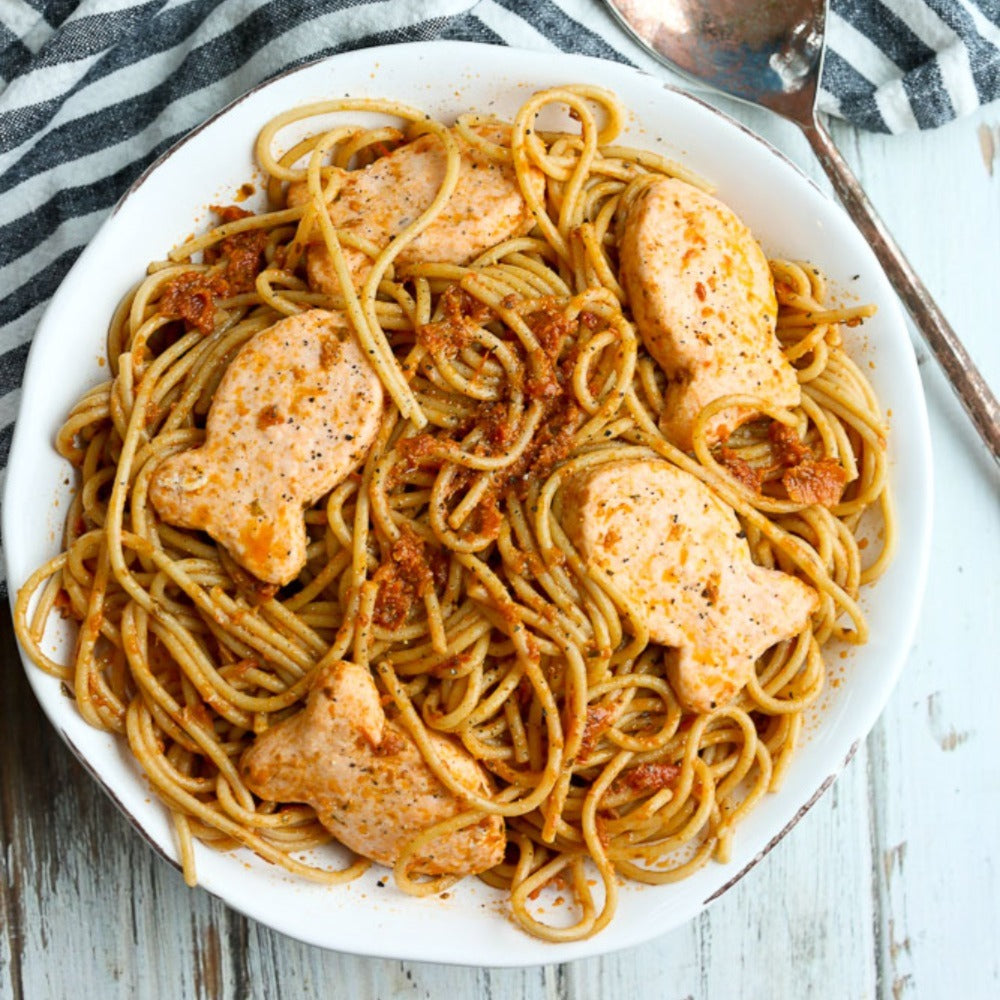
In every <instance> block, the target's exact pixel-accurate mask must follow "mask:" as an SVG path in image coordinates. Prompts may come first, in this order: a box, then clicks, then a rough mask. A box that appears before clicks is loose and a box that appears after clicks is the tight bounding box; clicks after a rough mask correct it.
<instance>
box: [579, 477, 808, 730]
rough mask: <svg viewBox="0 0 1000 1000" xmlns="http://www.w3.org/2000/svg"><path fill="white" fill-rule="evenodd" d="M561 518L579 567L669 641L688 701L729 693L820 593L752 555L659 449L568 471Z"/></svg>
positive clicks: (711, 702)
mask: <svg viewBox="0 0 1000 1000" xmlns="http://www.w3.org/2000/svg"><path fill="white" fill-rule="evenodd" d="M562 523H563V526H564V527H565V529H566V531H567V533H568V534H569V537H570V539H571V540H572V542H573V544H574V545H575V546H576V548H577V550H578V551H579V553H580V555H581V557H582V558H583V559H584V561H585V563H586V565H587V567H588V569H589V570H590V571H591V572H595V573H597V574H599V575H600V574H604V575H605V576H606V577H607V579H608V580H609V581H610V582H611V583H612V584H613V585H614V587H615V588H616V589H617V590H618V591H619V592H620V593H621V594H622V595H623V596H624V597H625V599H626V600H627V601H628V602H629V604H630V605H631V606H633V607H634V608H635V610H636V613H637V615H638V616H639V617H640V619H641V620H642V621H643V623H644V624H645V625H646V626H647V627H648V628H649V633H650V637H651V639H652V640H653V641H654V642H658V643H662V644H663V645H665V646H670V647H673V650H672V652H671V654H670V656H669V658H668V661H667V672H668V677H669V679H670V682H671V684H672V685H673V687H674V690H675V692H676V693H677V696H678V698H679V699H680V701H681V702H682V703H683V704H684V705H685V706H687V707H688V708H690V709H693V710H694V711H698V712H707V711H709V710H711V709H712V708H715V707H716V706H718V705H724V704H725V703H726V702H728V701H730V700H731V699H732V698H733V697H734V696H735V695H736V694H737V693H738V692H739V691H740V690H741V689H742V688H743V686H744V685H745V684H746V682H747V681H748V680H749V678H750V674H751V671H752V670H753V669H754V663H755V661H756V660H757V659H758V657H760V656H761V655H762V654H763V653H764V652H765V651H766V650H767V649H768V648H769V647H771V646H773V645H774V644H775V643H776V642H779V641H781V640H782V639H788V638H790V637H792V636H794V635H797V634H798V633H799V632H801V631H802V630H803V629H804V628H805V627H806V625H807V623H808V621H809V616H810V614H812V612H813V611H814V610H815V609H816V607H817V606H818V603H819V597H818V595H817V593H816V591H815V590H814V589H813V588H812V587H810V586H809V585H807V584H805V583H803V582H802V581H801V580H799V579H798V578H796V577H794V576H791V575H790V574H788V573H783V572H781V571H780V570H773V569H768V568H766V567H763V566H758V565H757V564H756V563H754V562H753V560H752V559H751V557H750V548H749V546H748V544H747V542H746V539H745V537H744V534H743V532H742V530H741V528H740V523H739V520H738V519H737V517H736V514H735V513H734V511H733V510H732V508H731V507H729V506H728V505H727V504H725V503H723V502H722V501H721V500H720V499H719V498H718V497H716V496H715V494H714V493H712V491H711V490H709V489H708V487H707V486H705V485H704V483H702V482H701V481H700V480H699V479H697V478H696V477H694V476H692V475H691V474H690V473H688V472H685V471H684V470H682V469H678V468H677V467H676V466H674V465H671V464H670V463H669V462H666V461H663V460H661V459H632V460H627V461H621V462H609V463H607V464H606V465H600V466H597V467H596V468H594V469H592V470H589V471H584V472H581V473H579V474H578V475H576V476H575V477H573V478H572V479H571V480H570V481H569V482H568V483H567V484H566V486H564V487H563V497H562Z"/></svg>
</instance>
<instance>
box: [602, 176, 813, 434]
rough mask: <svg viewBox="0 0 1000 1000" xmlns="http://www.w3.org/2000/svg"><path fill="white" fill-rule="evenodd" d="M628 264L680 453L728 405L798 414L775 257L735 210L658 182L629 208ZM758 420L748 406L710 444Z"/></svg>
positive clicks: (723, 419)
mask: <svg viewBox="0 0 1000 1000" xmlns="http://www.w3.org/2000/svg"><path fill="white" fill-rule="evenodd" d="M620 263H621V280H622V283H623V285H624V287H625V289H626V291H627V293H628V297H629V301H630V303H631V306H632V314H633V316H634V318H635V322H636V326H637V327H638V328H639V333H640V335H641V336H642V340H643V343H644V344H645V345H646V349H647V350H648V351H649V353H650V354H651V355H652V356H653V358H654V359H655V360H656V361H657V363H658V364H659V365H660V367H661V368H662V369H663V371H664V372H665V373H666V375H667V378H668V386H667V391H666V396H665V400H664V407H663V413H662V414H661V417H660V429H661V430H662V431H663V433H664V435H665V436H666V437H667V438H668V439H669V440H670V441H671V442H673V443H674V444H675V445H677V447H679V448H681V449H682V450H683V451H690V450H691V448H692V433H693V429H694V422H695V419H696V418H697V416H698V414H699V413H700V412H701V410H702V409H704V407H705V406H707V405H708V404H709V403H711V402H713V401H714V400H716V399H719V398H720V397H722V396H730V395H750V396H756V397H758V398H761V399H764V400H767V401H768V402H770V403H772V404H773V405H775V406H778V407H790V406H796V405H798V403H799V401H800V390H799V383H798V380H797V378H796V375H795V369H794V368H793V367H792V366H791V364H790V363H789V362H788V360H787V359H786V358H785V357H784V355H783V354H782V353H781V345H780V343H779V342H778V338H777V336H776V335H775V324H776V321H777V315H778V306H777V301H776V299H775V295H774V282H773V279H772V277H771V270H770V268H769V267H768V263H767V258H766V257H765V256H764V251H763V250H761V248H760V245H759V244H758V243H757V241H756V240H755V239H754V238H753V234H752V233H751V232H750V230H749V229H747V227H746V226H745V225H744V224H743V223H742V222H741V221H740V219H739V218H738V217H737V216H736V214H735V213H734V212H733V211H732V210H731V209H730V208H728V207H727V206H726V205H724V204H723V203H722V202H720V201H718V200H717V199H716V198H713V197H712V196H711V195H709V194H706V193H705V192H704V191H700V190H699V189H698V188H696V187H693V186H692V185H690V184H686V183H684V182H683V181H679V180H675V179H673V178H664V179H662V180H658V181H654V182H653V183H651V184H650V185H649V186H648V187H645V188H644V189H643V190H642V191H641V192H639V194H638V195H637V196H636V197H635V199H634V200H633V201H632V202H631V204H630V205H629V207H628V209H627V212H626V214H625V217H624V225H623V227H622V230H621V261H620ZM755 416H757V413H756V412H755V411H754V410H753V409H751V408H749V407H734V408H729V409H725V410H723V411H722V412H720V413H718V414H716V415H715V416H714V417H712V418H711V419H710V420H709V422H708V425H707V427H706V432H707V438H708V443H709V444H710V445H711V444H715V443H716V442H718V441H724V440H725V439H726V438H727V437H728V435H729V433H730V432H732V431H733V430H735V429H736V428H737V427H738V426H739V425H740V424H742V423H745V422H746V421H747V420H751V419H753V418H754V417H755Z"/></svg>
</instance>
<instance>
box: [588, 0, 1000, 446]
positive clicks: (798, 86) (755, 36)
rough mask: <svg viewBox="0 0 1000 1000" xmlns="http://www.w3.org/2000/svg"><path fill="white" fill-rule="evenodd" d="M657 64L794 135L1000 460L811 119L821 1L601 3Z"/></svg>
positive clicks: (875, 220) (992, 423) (955, 360)
mask: <svg viewBox="0 0 1000 1000" xmlns="http://www.w3.org/2000/svg"><path fill="white" fill-rule="evenodd" d="M605 3H606V4H607V6H608V7H609V8H610V10H611V11H612V12H613V13H614V14H615V16H616V17H617V18H618V19H619V21H621V23H622V25H623V26H624V27H625V29H626V30H627V31H628V32H629V34H631V35H632V36H633V37H634V38H635V39H636V40H637V41H638V42H639V44H640V45H641V46H642V47H643V48H645V49H646V50H647V51H648V52H650V53H651V54H652V55H653V56H655V57H656V58H657V59H659V60H660V62H662V63H664V64H665V65H667V66H669V67H670V68H671V69H673V70H675V71H676V72H678V73H680V74H681V75H683V76H686V77H688V78H689V79H691V80H692V81H694V82H696V83H699V84H701V85H703V86H709V87H711V88H712V89H713V90H717V91H719V92H720V93H723V94H727V95H728V96H730V97H736V98H739V99H740V100H743V101H747V102H749V103H751V104H756V105H759V106H761V107H765V108H769V109H770V110H771V111H774V112H776V113H778V114H780V115H782V116H783V117H785V118H787V119H789V120H790V121H793V122H794V123H795V124H796V125H798V126H799V128H800V129H801V130H802V131H803V133H804V134H805V136H806V138H807V139H808V140H809V142H810V144H811V145H812V148H813V150H814V151H815V153H816V156H817V158H818V159H819V162H820V164H821V166H822V167H823V169H824V170H825V171H826V173H827V176H828V177H829V178H830V180H831V182H832V184H833V187H834V190H835V191H836V192H837V195H838V197H839V198H840V200H841V202H842V203H843V205H844V207H845V208H846V209H847V211H848V213H849V214H850V215H851V218H852V219H853V220H854V223H855V225H856V226H857V227H858V229H860V230H861V233H862V235H863V236H864V237H865V239H866V240H867V241H868V243H869V245H870V246H871V248H872V250H874V251H875V256H876V257H877V258H878V260H879V263H880V264H881V265H882V268H883V270H884V271H885V273H886V276H887V277H888V278H889V281H890V282H891V283H892V285H893V287H894V288H895V290H896V293H897V294H898V295H899V297H900V299H902V301H903V304H904V305H905V306H906V308H907V310H908V312H909V314H910V317H911V319H912V320H913V322H914V323H915V325H916V326H917V328H918V329H919V330H920V332H921V334H922V335H923V337H924V339H925V341H926V342H927V344H928V346H929V347H930V349H931V351H932V352H933V353H934V355H935V357H936V358H937V359H938V361H939V362H940V364H941V367H942V368H943V369H944V372H945V374H946V376H947V377H948V380H949V381H950V382H951V385H952V388H953V389H954V390H955V393H956V394H957V396H958V398H959V400H960V401H961V403H962V406H963V407H964V408H965V411H966V413H967V414H968V415H969V419H970V420H971V421H972V423H973V424H974V426H975V428H976V430H977V431H978V432H979V435H980V437H981V438H982V440H983V442H984V443H985V445H986V447H987V448H988V449H989V450H990V453H991V454H992V455H993V458H994V460H996V461H997V463H1000V404H998V403H997V400H996V397H995V396H994V395H993V392H992V391H991V390H990V387H989V386H988V385H987V384H986V380H985V379H984V378H983V377H982V375H981V374H980V373H979V371H978V369H977V368H976V366H975V364H974V363H973V361H972V358H971V357H969V354H968V352H967V351H966V350H965V347H964V346H963V345H962V342H961V341H960V340H959V339H958V336H957V335H956V333H955V331H954V330H953V329H952V328H951V325H950V324H949V323H948V321H947V319H945V316H944V314H943V313H942V312H941V310H940V309H939V308H938V306H937V304H936V303H935V302H934V299H933V298H932V297H931V294H930V292H928V291H927V289H926V288H925V287H924V285H923V283H922V282H921V280H920V278H919V277H918V276H917V274H916V272H915V271H914V270H913V268H912V267H911V266H910V264H909V262H908V261H907V259H906V257H905V256H904V254H903V251H902V250H900V248H899V246H898V245H897V244H896V242H895V241H894V240H893V238H892V236H891V235H890V233H889V231H888V229H886V227H885V224H884V223H883V222H882V220H881V219H880V218H879V217H878V214H877V213H876V212H875V209H874V207H873V206H872V204H871V202H870V201H869V200H868V197H867V195H865V193H864V191H863V190H862V188H861V185H860V184H859V183H858V180H857V178H856V177H855V176H854V175H853V174H852V173H851V170H850V168H849V167H848V165H847V163H846V161H845V160H844V158H843V157H842V156H841V155H840V153H839V152H838V150H837V148H836V146H835V145H834V143H833V140H832V138H831V137H830V134H829V132H828V131H827V130H826V127H825V126H824V124H823V123H822V121H821V120H820V119H819V117H818V116H817V114H816V95H817V92H818V90H819V81H820V74H821V72H822V68H823V52H824V34H825V27H826V12H827V0H759V2H756V3H752V4H750V3H747V2H746V0H605Z"/></svg>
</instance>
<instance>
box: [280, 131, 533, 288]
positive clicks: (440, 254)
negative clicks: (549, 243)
mask: <svg viewBox="0 0 1000 1000" xmlns="http://www.w3.org/2000/svg"><path fill="white" fill-rule="evenodd" d="M474 131H475V132H476V133H477V134H479V135H480V136H482V137H483V138H484V139H486V140H487V141H489V142H492V143H495V144H498V145H502V146H508V147H509V145H510V126H509V125H504V124H502V123H489V124H483V125H479V126H476V127H475V128H474ZM452 134H453V135H454V137H455V140H456V142H457V143H458V145H459V149H460V151H461V166H460V172H459V176H458V181H457V183H456V185H455V190H454V191H453V192H452V195H451V198H449V200H448V203H447V205H446V206H445V208H444V210H443V211H442V212H441V214H440V215H439V216H438V217H437V218H436V219H435V220H434V221H433V222H432V223H431V224H430V225H429V226H428V227H427V228H426V229H425V230H424V231H423V232H422V233H421V234H420V235H419V236H418V237H417V238H416V239H415V240H414V241H413V242H412V243H410V244H409V245H408V246H407V247H405V248H404V249H403V250H402V251H400V254H399V256H398V257H397V258H396V261H395V263H396V267H397V268H401V269H403V270H405V269H406V268H407V267H408V266H410V265H412V264H418V263H425V262H435V263H447V264H468V263H469V261H471V260H473V259H474V258H476V257H478V256H479V254H481V253H483V252H484V251H486V250H488V249H489V248H490V247H493V246H496V244H498V243H501V242H503V241H504V240H506V239H510V238H511V237H514V236H523V235H525V234H526V233H527V232H528V231H529V230H530V229H531V228H532V227H533V226H534V224H535V223H534V217H533V215H532V213H531V210H530V209H529V208H528V203H527V202H526V201H525V199H524V197H523V195H522V194H521V189H520V188H519V187H518V183H517V177H516V176H515V174H514V168H513V167H512V166H510V165H509V164H504V163H497V162H495V161H493V160H491V159H490V158H489V157H488V156H487V155H486V154H485V153H483V152H481V151H480V150H479V149H477V148H476V147H475V146H472V145H470V144H469V143H467V142H465V141H464V140H463V139H462V137H461V135H460V134H459V133H458V131H457V130H454V129H453V130H452ZM446 166H447V157H446V156H445V153H444V149H443V148H442V146H441V143H440V141H439V140H438V139H437V138H435V137H434V136H433V135H424V136H421V137H420V138H418V139H415V140H414V141H413V142H409V143H407V144H406V145H405V146H400V147H399V148H398V149H396V150H394V151H393V152H391V153H389V154H388V155H387V156H383V157H381V158H380V159H378V160H376V161H375V162H374V163H372V164H371V165H370V166H368V167H365V168H364V169H363V170H352V171H345V172H344V175H343V185H342V187H341V188H340V191H339V193H338V194H337V197H336V198H335V200H334V201H333V202H332V204H330V205H329V206H328V211H329V215H330V220H331V221H332V222H333V224H334V226H335V227H336V228H337V229H340V230H345V231H347V232H349V233H352V234H354V235H356V236H359V237H362V238H363V239H365V240H367V241H369V242H370V243H372V244H374V245H375V246H377V247H385V246H387V245H388V244H389V242H390V240H391V239H392V238H393V237H395V236H397V235H398V234H399V233H401V232H402V231H403V230H404V229H405V228H406V227H407V226H408V225H409V224H410V223H411V222H413V221H414V220H415V219H416V218H417V217H418V216H419V215H420V214H421V213H422V212H423V211H424V210H425V209H426V208H427V207H428V206H429V205H430V203H431V202H432V201H433V200H434V196H435V195H436V194H437V192H438V190H439V189H440V187H441V184H442V183H443V181H444V175H445V168H446ZM529 176H530V183H531V184H532V185H533V186H534V189H535V193H536V194H537V195H538V197H539V198H541V197H542V195H543V193H544V190H545V178H544V175H543V174H542V172H541V171H540V170H537V169H536V168H534V167H533V168H531V172H530V175H529ZM308 200H309V191H308V188H307V185H306V184H305V183H304V182H302V183H296V184H292V185H291V186H290V187H289V189H288V205H289V207H291V206H294V205H298V204H301V203H302V202H304V201H308ZM314 240H315V242H314V243H313V244H312V245H311V246H310V247H309V250H308V253H307V258H306V267H307V272H308V277H309V284H310V286H312V287H314V288H318V289H319V290H320V291H323V292H326V293H328V294H337V293H338V292H339V291H340V285H339V283H338V282H337V276H336V273H335V272H334V269H333V262H332V261H331V259H330V255H329V253H328V252H327V249H326V245H325V244H324V243H323V242H322V237H321V236H320V234H319V230H318V227H317V228H316V229H315V230H314ZM345 255H346V258H347V263H348V267H349V269H350V271H351V274H352V276H353V277H354V280H355V283H356V284H358V285H360V284H361V283H362V282H363V281H364V279H365V277H366V275H367V273H368V270H369V267H370V258H369V257H368V256H367V255H366V254H364V253H362V252H361V251H359V250H354V249H352V248H349V247H345Z"/></svg>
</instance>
